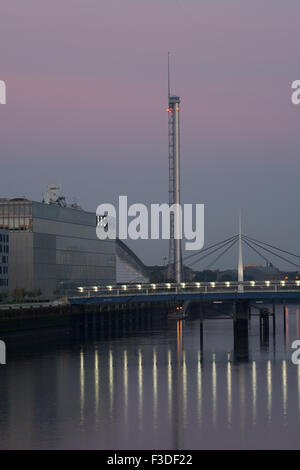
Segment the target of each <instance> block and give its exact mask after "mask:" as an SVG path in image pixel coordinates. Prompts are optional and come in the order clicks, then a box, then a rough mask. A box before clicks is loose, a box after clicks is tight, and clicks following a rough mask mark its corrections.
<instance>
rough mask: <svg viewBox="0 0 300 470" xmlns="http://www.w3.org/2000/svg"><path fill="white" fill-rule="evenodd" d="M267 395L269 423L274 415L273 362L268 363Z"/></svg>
mask: <svg viewBox="0 0 300 470" xmlns="http://www.w3.org/2000/svg"><path fill="white" fill-rule="evenodd" d="M267 394H268V421H269V422H271V414H272V366H271V361H270V360H269V361H268V363H267Z"/></svg>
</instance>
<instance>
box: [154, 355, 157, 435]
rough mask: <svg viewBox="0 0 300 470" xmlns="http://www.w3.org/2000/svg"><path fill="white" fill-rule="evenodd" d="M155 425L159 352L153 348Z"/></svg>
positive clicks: (155, 422)
mask: <svg viewBox="0 0 300 470" xmlns="http://www.w3.org/2000/svg"><path fill="white" fill-rule="evenodd" d="M153 425H154V428H156V427H157V354H156V348H154V349H153Z"/></svg>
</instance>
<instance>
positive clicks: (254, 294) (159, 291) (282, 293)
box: [68, 280, 300, 305]
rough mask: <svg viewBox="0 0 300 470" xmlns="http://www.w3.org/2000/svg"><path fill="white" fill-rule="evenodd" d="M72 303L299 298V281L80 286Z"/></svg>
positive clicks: (292, 299) (293, 299) (253, 300)
mask: <svg viewBox="0 0 300 470" xmlns="http://www.w3.org/2000/svg"><path fill="white" fill-rule="evenodd" d="M68 300H69V302H70V304H73V305H75V304H77V305H83V304H124V303H140V302H146V303H148V302H149V303H151V302H170V301H176V302H178V303H180V302H186V301H194V302H197V301H204V302H205V301H208V302H218V303H220V302H230V301H243V300H244V301H252V302H278V301H300V280H295V281H283V280H281V281H278V280H275V281H243V282H229V281H228V282H190V283H180V284H174V283H160V284H134V285H133V284H123V285H111V286H105V287H104V286H94V287H79V288H78V294H77V295H76V296H72V297H69V299H68Z"/></svg>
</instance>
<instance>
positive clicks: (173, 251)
mask: <svg viewBox="0 0 300 470" xmlns="http://www.w3.org/2000/svg"><path fill="white" fill-rule="evenodd" d="M179 113H180V97H179V96H176V95H172V94H171V91H170V53H168V125H169V126H168V135H169V205H170V206H173V205H174V204H175V206H174V211H171V213H170V244H169V266H168V277H169V279H173V280H175V281H176V282H177V283H179V282H181V281H182V275H183V273H182V252H181V210H180V206H179V205H180V123H179Z"/></svg>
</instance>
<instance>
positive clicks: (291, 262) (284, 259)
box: [252, 242, 300, 268]
mask: <svg viewBox="0 0 300 470" xmlns="http://www.w3.org/2000/svg"><path fill="white" fill-rule="evenodd" d="M252 243H253V244H254V245H256V246H258V247H259V248H261V249H263V250H265V251H267V252H268V253H271V254H272V255H274V256H277V258H280V259H282V260H283V261H285V262H286V263H288V264H292V265H293V266H296V267H297V268H300V265H299V264H296V263H293V261H291V260H289V259H287V258H284V257H283V256H280V255H278V254H277V253H274V251H272V250H269V249H268V248H265V247H264V246H261V245H259V244H258V243H256V242H252Z"/></svg>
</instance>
